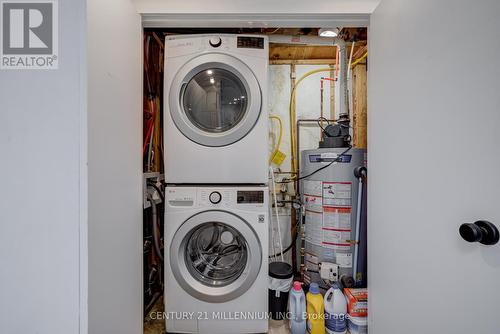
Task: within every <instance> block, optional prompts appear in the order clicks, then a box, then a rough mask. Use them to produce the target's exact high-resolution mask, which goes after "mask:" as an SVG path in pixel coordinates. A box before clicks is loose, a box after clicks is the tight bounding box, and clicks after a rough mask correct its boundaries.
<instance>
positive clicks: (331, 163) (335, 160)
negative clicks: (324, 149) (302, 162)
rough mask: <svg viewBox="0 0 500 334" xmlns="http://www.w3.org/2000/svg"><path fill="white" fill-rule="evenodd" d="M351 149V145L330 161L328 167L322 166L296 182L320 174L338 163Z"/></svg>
mask: <svg viewBox="0 0 500 334" xmlns="http://www.w3.org/2000/svg"><path fill="white" fill-rule="evenodd" d="M351 149H352V145H349V147H348V148H347V149H346V150H345V151H344V152H342V153H340V154H339V155H338V156H337V157H336V158H335V159H333V160H332V161H330V163H329V164H328V165H325V166H323V167H320V168H318V169H316V170H315V171H314V172H311V173H309V174H307V175H304V176H301V177H299V178H298V179H297V181H298V180H303V179H306V178H308V177H310V176H313V175H314V174H316V173H319V172H321V171H322V170H323V169H326V168H328V167H330V166H331V165H333V164H334V163H336V162H339V161H340V159H342V157H343V156H344V155H345V154H346V153H347V152H349V151H350V150H351Z"/></svg>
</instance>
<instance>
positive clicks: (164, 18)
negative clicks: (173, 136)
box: [79, 12, 371, 334]
mask: <svg viewBox="0 0 500 334" xmlns="http://www.w3.org/2000/svg"><path fill="white" fill-rule="evenodd" d="M139 14H140V15H141V17H142V28H141V29H144V28H183V27H192V28H196V27H204V28H229V27H242V28H261V27H266V28H273V27H274V28H278V27H280V28H292V27H303V28H308V27H330V26H339V27H345V26H351V27H369V22H370V15H371V12H370V13H368V12H367V13H362V14H360V13H357V14H352V13H256V14H243V13H236V14H235V13H224V14H218V13H163V14H152V13H139ZM141 33H142V31H141ZM81 35H82V37H84V38H83V40H84V41H86V40H87V26H86V25H85V26H82V31H81ZM85 47H86V45H85ZM84 50H86V48H84ZM141 54H142V52H141ZM87 72H88V69H87V64H86V52H84V54H83V55H82V68H81V81H82V85H81V87H82V94H83V95H82V96H87V92H86V85H87ZM141 94H142V92H141ZM138 112H140V113H141V115H142V110H138ZM87 115H88V110H87V99H86V98H82V101H81V110H80V129H81V133H80V147H81V151H80V199H79V201H80V223H79V235H80V245H79V249H80V258H79V262H80V287H79V290H80V293H79V299H80V301H79V303H80V326H79V327H80V330H79V332H80V333H82V334H84V333H85V334H86V333H88V289H89V285H88V255H89V254H88V253H89V249H88V197H87V196H88V174H87V160H88V159H87V149H88V138H87V132H88V122H87ZM137 126H140V127H142V124H137ZM130 153H131V154H133V153H134V152H130ZM137 172H138V173H141V174H142V173H143V171H142V170H138V171H137ZM368 252H370V244H369V245H368ZM141 263H142V260H141ZM139 269H140V270H142V268H139ZM141 288H142V286H141ZM138 302H139V303H141V305H142V300H139V301H138ZM137 316H138V317H140V318H141V321H142V317H143V315H142V314H138V315H137Z"/></svg>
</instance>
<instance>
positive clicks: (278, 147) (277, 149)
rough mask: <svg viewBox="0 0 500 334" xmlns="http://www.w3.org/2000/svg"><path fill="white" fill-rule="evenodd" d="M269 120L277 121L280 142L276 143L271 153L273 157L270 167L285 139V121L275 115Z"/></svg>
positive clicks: (270, 159)
mask: <svg viewBox="0 0 500 334" xmlns="http://www.w3.org/2000/svg"><path fill="white" fill-rule="evenodd" d="M269 118H270V119H275V120H277V121H278V125H279V135H278V141H277V142H276V145H275V146H274V149H273V152H272V153H271V156H270V157H269V165H270V164H271V163H272V162H273V159H274V156H275V155H276V153H278V152H279V150H280V146H281V140H282V139H283V121H282V120H281V117H279V116H275V115H270V116H269Z"/></svg>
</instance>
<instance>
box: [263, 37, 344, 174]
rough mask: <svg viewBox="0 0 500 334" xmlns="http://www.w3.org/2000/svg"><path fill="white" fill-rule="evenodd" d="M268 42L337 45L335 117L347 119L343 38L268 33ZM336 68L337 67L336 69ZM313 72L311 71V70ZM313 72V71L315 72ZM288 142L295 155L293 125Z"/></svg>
mask: <svg viewBox="0 0 500 334" xmlns="http://www.w3.org/2000/svg"><path fill="white" fill-rule="evenodd" d="M269 42H270V43H278V44H293V45H330V46H333V45H335V46H337V47H338V49H339V55H340V56H339V58H340V59H339V63H340V69H339V70H340V75H339V78H338V83H339V89H340V92H341V94H340V96H339V100H340V104H339V105H340V110H339V112H338V115H337V118H339V119H349V96H348V92H347V56H346V43H345V41H344V40H343V39H341V38H338V37H337V38H328V37H316V36H292V35H270V36H269ZM337 68H338V67H337ZM322 70H325V69H320V70H316V71H317V72H321V71H322ZM326 70H327V71H328V72H329V71H330V68H328V69H326ZM336 70H337V69H336ZM311 72H313V71H311ZM317 72H313V73H317ZM313 73H306V75H304V76H303V77H302V78H301V79H303V78H305V77H306V76H308V75H310V74H313ZM301 79H299V80H298V81H297V83H296V84H295V87H297V86H298V84H299V83H300V81H301ZM295 87H294V89H293V91H292V94H291V97H290V124H294V123H295V117H294V112H295V110H294V104H293V97H294V95H295ZM290 129H291V131H290V134H291V138H290V142H291V146H292V150H291V151H292V152H291V153H292V157H293V156H294V155H295V152H294V151H295V147H294V146H295V145H294V141H295V138H294V136H293V125H292V126H290ZM296 167H297V164H296V162H295V161H292V170H293V171H296V170H297V169H296Z"/></svg>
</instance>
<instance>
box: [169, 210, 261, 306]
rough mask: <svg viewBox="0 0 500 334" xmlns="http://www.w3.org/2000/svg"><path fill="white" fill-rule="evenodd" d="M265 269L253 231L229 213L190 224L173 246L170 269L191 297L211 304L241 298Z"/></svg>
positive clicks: (196, 219)
mask: <svg viewBox="0 0 500 334" xmlns="http://www.w3.org/2000/svg"><path fill="white" fill-rule="evenodd" d="M261 265H262V249H261V245H260V242H259V239H258V237H257V235H256V233H255V231H254V230H253V229H252V227H251V226H250V225H249V224H248V223H247V222H246V221H245V220H243V219H242V218H241V217H239V216H236V215H234V214H232V213H229V212H227V211H220V210H211V211H204V212H201V213H199V214H196V215H194V216H192V217H191V218H189V219H188V220H186V221H185V222H184V223H183V224H182V225H181V226H180V228H179V229H178V230H177V231H176V233H175V235H174V238H173V240H172V243H171V245H170V267H171V268H170V269H171V270H172V273H173V274H174V277H175V279H176V280H177V282H178V283H179V285H180V286H181V287H182V288H183V289H184V290H185V291H186V292H188V293H189V294H190V295H191V296H193V297H195V298H197V299H199V300H204V301H207V302H211V303H214V302H216V303H219V302H225V301H229V300H232V299H235V298H237V297H239V296H241V295H242V294H243V293H245V291H247V290H248V289H249V288H250V286H251V285H252V284H253V282H254V281H255V279H256V278H257V275H258V274H259V271H260V268H261Z"/></svg>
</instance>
